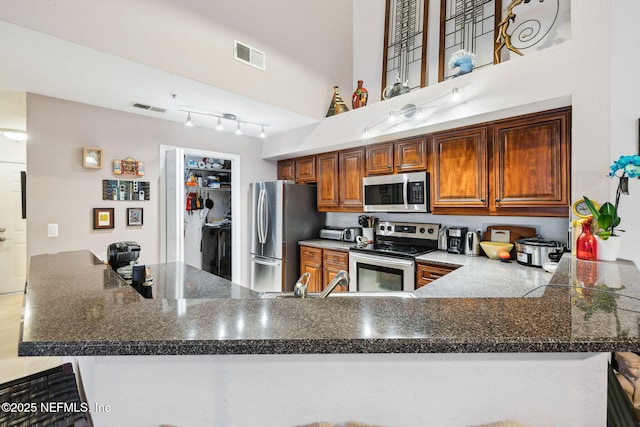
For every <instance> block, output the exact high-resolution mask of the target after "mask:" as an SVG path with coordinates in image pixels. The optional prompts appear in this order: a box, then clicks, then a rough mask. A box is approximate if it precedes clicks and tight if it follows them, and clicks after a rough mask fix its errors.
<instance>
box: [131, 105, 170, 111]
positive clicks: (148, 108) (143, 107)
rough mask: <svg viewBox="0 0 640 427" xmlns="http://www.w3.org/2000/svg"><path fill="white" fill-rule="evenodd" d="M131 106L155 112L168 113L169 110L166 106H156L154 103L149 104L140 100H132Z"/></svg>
mask: <svg viewBox="0 0 640 427" xmlns="http://www.w3.org/2000/svg"><path fill="white" fill-rule="evenodd" d="M131 106H132V107H133V108H140V109H141V110H148V111H153V112H155V113H166V112H167V110H166V109H164V108H160V107H154V106H152V105H147V104H141V103H139V102H132V103H131Z"/></svg>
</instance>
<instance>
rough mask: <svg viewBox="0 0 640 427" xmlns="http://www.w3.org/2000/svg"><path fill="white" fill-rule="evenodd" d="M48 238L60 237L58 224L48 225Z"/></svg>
mask: <svg viewBox="0 0 640 427" xmlns="http://www.w3.org/2000/svg"><path fill="white" fill-rule="evenodd" d="M47 236H48V237H58V224H48V225H47Z"/></svg>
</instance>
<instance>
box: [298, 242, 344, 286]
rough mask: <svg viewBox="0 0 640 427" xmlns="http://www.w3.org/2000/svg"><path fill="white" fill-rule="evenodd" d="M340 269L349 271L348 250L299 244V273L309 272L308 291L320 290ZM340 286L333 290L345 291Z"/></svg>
mask: <svg viewBox="0 0 640 427" xmlns="http://www.w3.org/2000/svg"><path fill="white" fill-rule="evenodd" d="M340 270H347V271H349V252H348V251H338V250H333V249H321V248H315V247H311V246H304V245H301V246H300V274H301V275H302V274H304V273H306V272H308V273H310V274H311V278H310V280H309V286H308V288H307V291H308V292H322V290H323V289H324V288H325V286H327V285H328V284H329V282H331V280H333V278H334V277H335V275H336V274H338V272H339V271H340ZM346 291H348V289H346V288H343V287H341V286H339V287H337V288H336V289H334V291H333V292H346Z"/></svg>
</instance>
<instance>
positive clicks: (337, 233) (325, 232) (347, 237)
mask: <svg viewBox="0 0 640 427" xmlns="http://www.w3.org/2000/svg"><path fill="white" fill-rule="evenodd" d="M358 236H362V227H323V228H322V230H320V238H321V239H331V240H342V241H345V242H355V241H356V237H358Z"/></svg>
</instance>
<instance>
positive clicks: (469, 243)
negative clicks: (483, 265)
mask: <svg viewBox="0 0 640 427" xmlns="http://www.w3.org/2000/svg"><path fill="white" fill-rule="evenodd" d="M464 254H465V255H467V256H479V255H480V231H479V230H477V231H467V234H466V237H465V246H464Z"/></svg>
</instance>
